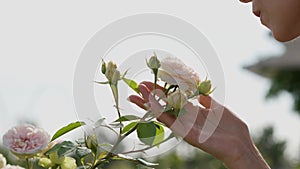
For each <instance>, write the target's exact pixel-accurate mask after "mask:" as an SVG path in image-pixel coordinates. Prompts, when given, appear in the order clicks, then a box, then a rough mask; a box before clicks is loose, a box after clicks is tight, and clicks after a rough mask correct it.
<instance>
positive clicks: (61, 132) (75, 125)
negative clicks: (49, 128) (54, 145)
mask: <svg viewBox="0 0 300 169" xmlns="http://www.w3.org/2000/svg"><path fill="white" fill-rule="evenodd" d="M83 125H85V123H84V122H80V121H77V122H73V123H70V124H69V125H67V126H65V127H63V128H61V129H59V130H58V131H57V132H56V133H55V134H54V135H53V137H52V138H51V141H53V140H55V139H57V138H58V137H60V136H62V135H64V134H66V133H68V132H70V131H72V130H74V129H76V128H78V127H81V126H83Z"/></svg>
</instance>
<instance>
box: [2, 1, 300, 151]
mask: <svg viewBox="0 0 300 169" xmlns="http://www.w3.org/2000/svg"><path fill="white" fill-rule="evenodd" d="M251 11H252V9H251V4H247V5H245V4H241V3H240V2H238V1H237V0H225V1H219V0H209V1H208V0H207V1H203V0H202V1H201V0H200V1H199V0H198V1H188V2H187V1H186V2H183V1H174V0H165V1H158V0H152V1H138V0H135V1H131V0H128V1H126V2H125V1H116V0H115V1H114V0H112V1H75V0H72V1H71V0H70V1H38V0H36V1H31V0H28V1H1V2H0V115H1V116H0V136H2V135H3V132H5V131H6V130H7V129H8V128H10V127H12V126H13V125H15V124H17V122H18V120H22V119H24V120H33V121H37V123H38V124H39V125H40V126H42V127H44V128H45V129H46V130H47V131H49V133H51V134H52V133H53V132H54V131H55V130H56V129H57V128H59V127H61V126H63V125H65V124H67V123H68V122H71V121H74V120H77V117H76V113H75V109H74V104H73V97H72V83H73V81H72V80H73V73H74V69H75V65H76V62H77V58H78V57H79V55H80V52H81V50H82V48H83V47H84V45H85V44H86V42H87V41H88V40H89V39H90V38H91V37H92V36H93V35H94V34H95V32H97V31H98V30H100V29H101V28H103V27H104V26H105V25H107V24H109V23H111V22H112V21H115V20H117V19H119V18H122V17H124V16H129V15H133V14H138V13H144V12H159V13H166V14H170V15H173V16H177V17H179V18H182V19H184V20H186V21H187V22H189V23H191V24H193V25H194V26H196V27H197V28H198V29H199V30H200V31H201V32H202V33H203V34H204V35H205V36H206V37H207V38H208V39H209V41H210V42H211V44H212V45H213V46H214V48H215V50H216V51H217V54H218V56H219V59H220V61H221V64H222V67H223V70H224V74H225V80H226V101H225V104H226V105H227V106H228V107H229V108H230V109H232V110H233V111H234V112H235V113H236V114H238V116H240V117H241V118H242V119H243V120H244V121H246V123H247V124H248V125H249V127H250V129H251V132H252V133H256V131H260V130H261V129H262V128H263V127H265V126H268V125H273V126H274V127H275V131H276V136H277V137H278V138H280V139H284V140H287V141H288V153H289V154H290V155H292V156H294V157H295V156H297V155H299V143H300V133H299V132H295V131H298V129H299V128H300V123H299V122H300V116H299V115H296V113H294V112H293V111H292V100H291V97H290V96H289V95H287V94H283V95H281V96H280V98H278V99H275V100H271V101H267V102H266V101H265V99H264V96H265V93H266V91H267V89H268V87H269V85H270V83H269V81H268V80H267V79H264V78H261V77H259V76H257V75H254V74H252V73H249V72H247V71H246V70H244V69H242V67H243V66H244V65H248V64H251V63H255V62H256V61H257V60H259V58H262V57H264V56H268V55H278V54H280V53H281V52H282V48H281V46H280V45H279V44H278V43H276V42H275V41H274V40H272V39H271V38H270V37H269V36H268V31H267V29H265V28H264V27H263V26H261V24H260V22H259V19H257V18H256V17H255V16H254V15H253V14H252V12H251ZM83 90H84V89H83Z"/></svg>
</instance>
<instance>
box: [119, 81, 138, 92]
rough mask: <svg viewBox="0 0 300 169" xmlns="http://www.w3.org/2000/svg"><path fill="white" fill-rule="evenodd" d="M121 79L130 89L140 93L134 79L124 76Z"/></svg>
mask: <svg viewBox="0 0 300 169" xmlns="http://www.w3.org/2000/svg"><path fill="white" fill-rule="evenodd" d="M122 79H123V81H124V82H125V83H126V84H127V85H128V86H129V87H130V88H131V89H133V90H134V91H135V92H137V93H138V94H139V93H140V91H139V85H138V84H137V83H136V82H135V81H134V80H131V79H126V78H122Z"/></svg>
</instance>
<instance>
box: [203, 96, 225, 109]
mask: <svg viewBox="0 0 300 169" xmlns="http://www.w3.org/2000/svg"><path fill="white" fill-rule="evenodd" d="M198 101H199V103H200V104H201V105H202V106H204V107H205V108H207V109H214V108H220V107H223V106H222V105H221V104H219V103H218V102H217V101H215V100H214V99H213V98H211V97H210V96H203V95H199V97H198Z"/></svg>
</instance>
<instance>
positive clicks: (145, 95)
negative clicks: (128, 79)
mask: <svg viewBox="0 0 300 169" xmlns="http://www.w3.org/2000/svg"><path fill="white" fill-rule="evenodd" d="M139 91H140V93H141V94H142V96H143V98H144V101H145V103H148V102H149V94H150V91H151V90H149V89H148V87H147V86H146V85H145V84H139Z"/></svg>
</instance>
